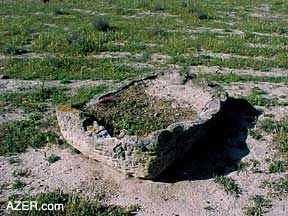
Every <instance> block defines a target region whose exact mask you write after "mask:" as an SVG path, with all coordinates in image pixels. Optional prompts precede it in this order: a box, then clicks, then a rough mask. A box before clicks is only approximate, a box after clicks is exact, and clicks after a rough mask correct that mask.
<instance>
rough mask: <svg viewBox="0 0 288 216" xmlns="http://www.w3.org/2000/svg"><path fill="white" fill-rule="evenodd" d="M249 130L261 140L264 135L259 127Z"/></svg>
mask: <svg viewBox="0 0 288 216" xmlns="http://www.w3.org/2000/svg"><path fill="white" fill-rule="evenodd" d="M248 132H249V135H250V136H251V137H253V138H254V139H256V140H260V139H261V138H262V137H263V136H262V134H261V131H260V130H259V129H254V130H252V129H249V131H248Z"/></svg>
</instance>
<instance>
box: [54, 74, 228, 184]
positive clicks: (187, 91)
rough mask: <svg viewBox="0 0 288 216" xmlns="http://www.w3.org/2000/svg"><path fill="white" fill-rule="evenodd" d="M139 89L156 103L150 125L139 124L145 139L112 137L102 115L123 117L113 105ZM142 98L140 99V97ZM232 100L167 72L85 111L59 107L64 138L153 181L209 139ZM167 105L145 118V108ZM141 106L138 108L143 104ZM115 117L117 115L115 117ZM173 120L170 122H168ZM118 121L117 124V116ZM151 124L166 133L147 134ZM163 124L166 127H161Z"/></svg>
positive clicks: (210, 87)
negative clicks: (208, 128) (211, 126)
mask: <svg viewBox="0 0 288 216" xmlns="http://www.w3.org/2000/svg"><path fill="white" fill-rule="evenodd" d="M135 86H136V87H137V86H141V88H142V87H143V88H142V89H144V91H143V92H142V93H139V94H144V95H145V97H146V98H147V97H148V98H151V101H150V100H148V101H147V102H145V103H144V105H143V107H144V108H143V110H144V111H143V118H144V121H143V119H140V120H139V122H140V123H139V122H137V121H138V120H137V121H136V124H137V123H139V124H138V125H137V126H138V127H139V125H140V130H138V132H140V134H141V135H139V134H136V135H135V133H133V131H132V132H131V131H130V132H129V131H128V130H119V131H118V132H115V131H116V130H114V132H113V133H112V132H111V131H112V130H111V128H108V126H107V125H108V124H106V123H107V122H106V123H105V122H104V121H103V119H101V120H100V119H99V117H97V112H98V111H99V110H100V111H101V109H102V113H103V115H104V117H105V114H106V112H109V111H110V110H112V109H116V114H117V104H116V105H115V104H114V105H111V104H109V103H112V102H113V100H114V98H115V101H117V100H118V101H119V97H120V96H121V94H123V95H125V94H129V92H130V93H131V92H132V91H133V89H132V88H134V87H135ZM142 96H143V95H137V96H136V98H141V97H142ZM117 98H118V99H117ZM120 99H121V98H120ZM128 99H129V98H128ZM226 99H227V94H226V93H225V92H224V91H223V90H222V88H221V87H219V86H217V85H211V84H209V83H208V82H207V81H205V80H199V79H187V77H185V76H184V77H183V76H181V75H180V74H178V73H161V74H157V75H153V76H147V77H145V78H142V79H139V80H134V81H131V82H129V83H127V84H125V85H123V86H121V87H120V88H118V89H116V90H114V91H110V92H108V93H105V94H103V95H100V96H97V97H95V98H93V99H92V100H91V101H90V102H89V103H87V104H86V106H85V107H84V109H82V110H78V109H75V108H71V107H69V106H66V105H60V106H59V107H58V108H57V119H58V122H59V125H60V128H61V132H62V135H63V137H64V138H65V139H66V140H67V141H68V143H70V144H71V145H72V146H73V147H75V148H76V149H78V150H79V151H80V152H82V153H83V154H84V155H86V156H88V157H90V158H93V159H95V160H97V161H100V162H103V163H104V164H106V165H108V166H110V167H113V168H115V169H116V170H118V171H120V172H122V173H125V174H127V175H132V176H135V177H138V178H146V179H151V178H154V177H156V176H158V175H159V174H160V173H161V172H162V171H164V170H165V169H166V168H167V167H168V166H170V165H171V164H172V163H173V162H174V161H175V160H177V159H179V158H181V157H183V155H184V154H185V153H186V152H187V151H188V150H189V149H190V148H191V147H193V145H194V144H195V143H198V141H199V139H201V137H203V136H207V135H208V134H206V133H205V127H204V125H205V123H207V122H208V121H209V120H211V119H212V118H213V117H214V116H216V115H217V114H218V113H219V112H220V110H221V104H222V103H223V102H225V101H226ZM133 100H134V99H133ZM135 100H136V99H135ZM162 100H163V101H169V102H167V103H166V102H163V103H162V102H161V103H160V105H159V106H158V109H159V110H160V111H159V113H153V114H152V115H150V114H147V113H145V112H146V110H145V109H150V110H151V109H152V110H155V109H156V108H155V107H153V106H154V103H155V104H156V103H159V101H162ZM120 102H121V101H120ZM120 102H119V103H120ZM128 102H129V100H128ZM161 104H166V105H167V104H168V105H169V106H170V107H169V108H167V107H166V108H163V107H162V108H159V107H161V106H162V105H161ZM132 105H133V103H132ZM107 106H108V108H107ZM135 106H136V107H137V104H136V105H135ZM93 107H94V108H95V110H96V113H95V112H94V115H92V114H91V113H89V112H87V110H89V111H91V110H92V111H93ZM115 107H116V108H115ZM141 108H142V105H141ZM103 109H104V112H103ZM182 110H183V112H184V111H185V115H184V114H183V115H182V113H181V112H182ZM190 110H191V115H190V114H189V112H190ZM100 111H99V112H100ZM132 111H133V110H132ZM141 112H142V111H141ZM121 113H122V114H121ZM132 113H133V112H132ZM121 115H123V116H125V110H119V116H120V119H121ZM131 115H133V114H131ZM111 116H115V113H114V114H113V115H112V114H111ZM119 116H118V117H119ZM102 117H103V116H102ZM126 117H127V116H126ZM126 117H125V118H126ZM168 117H169V121H168V120H167V119H165V118H168ZM97 118H98V119H97ZM128 118H129V116H128ZM133 118H134V117H133ZM161 118H162V119H161ZM186 118H187V119H186ZM115 119H116V120H117V115H116V117H115ZM145 119H146V120H147V121H148V123H149V121H151V124H153V123H154V121H155V125H156V126H155V127H158V126H159V127H160V128H157V129H156V130H154V131H149V130H148V132H149V133H147V132H145V133H144V132H143V131H144V127H146V126H147V125H146V121H145ZM159 119H160V120H161V121H160V120H159ZM116 120H115V121H116ZM158 120H159V121H158ZM166 120H167V121H166ZM141 122H144V123H143V131H142V130H141V126H142V123H141ZM157 122H160V123H159V125H157V124H156V123H157ZM162 122H164V123H163V125H162ZM110 123H111V122H110ZM112 123H115V122H113V121H112ZM165 124H166V125H165ZM120 125H121V124H120ZM106 126H107V127H106ZM113 126H114V125H112V127H113ZM118 126H119V124H118ZM109 127H111V125H110V126H109ZM115 128H116V126H115ZM126 129H127V128H126ZM138 129H139V128H138ZM154 129H155V128H154ZM145 130H146V129H145ZM138 132H137V133H138ZM141 132H143V133H141Z"/></svg>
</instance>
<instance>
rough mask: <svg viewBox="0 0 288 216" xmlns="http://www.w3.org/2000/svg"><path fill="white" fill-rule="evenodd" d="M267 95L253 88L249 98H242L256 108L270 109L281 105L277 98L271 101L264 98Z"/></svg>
mask: <svg viewBox="0 0 288 216" xmlns="http://www.w3.org/2000/svg"><path fill="white" fill-rule="evenodd" d="M265 94H266V92H265V91H263V90H262V89H259V88H252V89H251V90H250V93H249V94H248V95H247V96H243V97H241V98H242V99H245V100H247V101H248V102H249V103H251V104H252V105H256V106H265V107H269V106H275V105H279V102H278V99H277V98H273V99H270V98H267V97H265V96H263V95H265Z"/></svg>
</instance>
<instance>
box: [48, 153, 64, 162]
mask: <svg viewBox="0 0 288 216" xmlns="http://www.w3.org/2000/svg"><path fill="white" fill-rule="evenodd" d="M59 160H61V157H59V156H57V155H55V154H51V155H50V156H49V157H48V158H47V161H48V162H49V163H50V164H52V163H55V162H57V161H59Z"/></svg>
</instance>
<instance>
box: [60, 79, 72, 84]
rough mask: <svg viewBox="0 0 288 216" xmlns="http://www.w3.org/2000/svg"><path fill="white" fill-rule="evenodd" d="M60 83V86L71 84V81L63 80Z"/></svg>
mask: <svg viewBox="0 0 288 216" xmlns="http://www.w3.org/2000/svg"><path fill="white" fill-rule="evenodd" d="M59 83H60V84H69V83H71V81H70V80H68V79H61V80H59Z"/></svg>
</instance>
